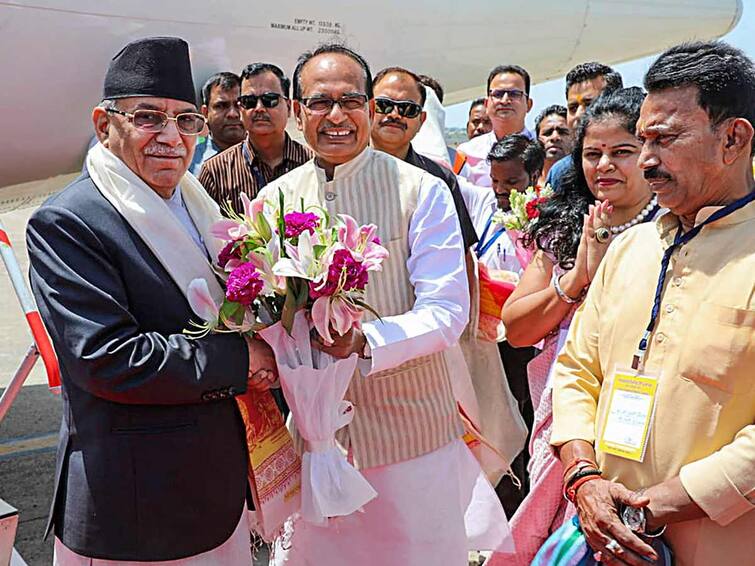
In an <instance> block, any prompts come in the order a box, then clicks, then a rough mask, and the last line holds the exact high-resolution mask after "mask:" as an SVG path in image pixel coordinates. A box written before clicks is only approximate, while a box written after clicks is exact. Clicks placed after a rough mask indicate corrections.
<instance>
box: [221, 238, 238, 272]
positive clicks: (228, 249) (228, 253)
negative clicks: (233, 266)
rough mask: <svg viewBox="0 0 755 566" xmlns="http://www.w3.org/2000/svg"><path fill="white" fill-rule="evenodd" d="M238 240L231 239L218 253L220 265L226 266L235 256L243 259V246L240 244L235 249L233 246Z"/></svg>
mask: <svg viewBox="0 0 755 566" xmlns="http://www.w3.org/2000/svg"><path fill="white" fill-rule="evenodd" d="M236 242H238V240H231V241H230V242H228V243H227V244H226V245H225V247H224V248H223V249H222V250H220V253H219V254H218V265H219V266H220V267H225V266H226V264H227V263H228V262H229V261H231V260H232V259H234V258H236V259H241V246H238V247H237V248H235V249H234V247H233V246H235V245H236Z"/></svg>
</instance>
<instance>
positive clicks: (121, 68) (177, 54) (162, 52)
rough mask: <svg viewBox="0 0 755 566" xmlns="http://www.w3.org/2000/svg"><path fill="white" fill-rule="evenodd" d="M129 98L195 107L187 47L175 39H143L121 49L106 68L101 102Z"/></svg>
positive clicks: (186, 44)
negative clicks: (151, 98)
mask: <svg viewBox="0 0 755 566" xmlns="http://www.w3.org/2000/svg"><path fill="white" fill-rule="evenodd" d="M129 96H156V97H160V98H173V99H175V100H184V101H186V102H190V103H191V104H195V103H196V101H197V99H196V95H195V92H194V80H193V78H192V76H191V61H190V60H189V44H188V43H186V42H185V41H184V40H183V39H181V38H179V37H147V38H144V39H138V40H136V41H132V42H131V43H129V44H128V45H126V47H124V48H123V49H121V50H120V51H119V52H118V53H117V54H116V56H115V57H113V60H112V61H110V65H109V66H108V69H107V74H106V75H105V86H104V88H103V91H102V99H103V100H105V99H113V98H126V97H129Z"/></svg>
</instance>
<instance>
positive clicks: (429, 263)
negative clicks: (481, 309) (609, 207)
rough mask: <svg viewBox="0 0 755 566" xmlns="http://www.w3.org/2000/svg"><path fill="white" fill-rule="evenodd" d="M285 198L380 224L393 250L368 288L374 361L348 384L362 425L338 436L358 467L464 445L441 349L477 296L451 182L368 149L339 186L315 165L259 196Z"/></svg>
mask: <svg viewBox="0 0 755 566" xmlns="http://www.w3.org/2000/svg"><path fill="white" fill-rule="evenodd" d="M278 190H281V191H282V192H283V194H284V197H285V200H286V202H287V203H292V205H293V203H297V204H298V203H299V202H300V201H301V200H303V201H304V203H305V205H306V206H308V205H320V206H322V205H323V204H324V205H325V206H326V207H327V209H328V212H329V213H330V214H338V213H345V214H350V215H351V216H353V217H354V218H355V219H356V220H357V222H358V223H360V224H367V223H373V224H375V225H376V226H377V229H378V235H379V236H380V239H381V241H382V243H383V245H384V246H385V247H386V248H387V249H388V251H389V252H390V256H389V257H388V258H387V259H386V260H385V261H384V263H383V270H382V271H380V272H376V273H374V274H371V276H370V284H369V285H368V286H367V302H368V303H369V304H370V305H371V306H372V307H373V308H374V309H376V311H377V312H378V313H380V316H381V319H380V320H373V321H369V319H370V318H372V317H371V316H369V313H366V316H365V319H366V320H368V321H369V322H365V323H364V325H363V330H364V333H365V335H366V336H367V340H368V341H369V344H370V347H371V349H372V362H371V364H369V363H368V364H366V365H367V367H364V365H362V367H360V370H361V371H360V372H357V374H356V375H355V376H354V379H353V380H352V382H351V385H350V386H349V390H348V391H347V393H346V399H347V400H349V401H351V402H352V403H353V404H354V407H355V411H354V419H353V420H352V422H351V423H350V424H349V425H348V426H346V427H344V429H342V430H341V431H339V435H338V437H337V438H338V441H339V442H340V443H341V445H342V447H343V448H344V449H346V450H350V451H351V453H352V456H353V459H354V464H355V466H356V467H358V468H360V469H363V468H372V467H376V466H385V465H388V464H395V463H397V462H402V461H405V460H409V459H411V458H415V457H417V456H421V455H423V454H427V453H430V452H432V451H434V450H437V449H439V448H441V447H442V446H445V445H447V444H448V443H449V442H451V441H452V440H454V439H456V438H459V437H460V436H461V435H462V433H463V432H462V427H461V420H460V419H459V415H458V412H457V409H456V401H455V400H454V396H453V392H452V389H451V377H450V374H449V370H448V366H447V365H446V361H445V358H444V356H443V355H442V351H443V350H445V349H446V348H448V347H449V346H451V345H452V344H454V343H455V342H457V340H458V339H459V335H460V334H461V332H462V331H463V329H464V326H465V325H466V323H467V319H468V316H469V291H468V287H467V280H466V271H465V267H464V260H463V250H462V243H461V234H460V230H459V227H458V220H457V219H456V214H455V211H454V209H453V206H450V207H449V206H448V204H449V203H451V200H450V193H449V192H448V189H447V188H446V187H445V185H443V181H441V180H440V179H438V178H437V177H434V176H432V175H430V174H429V173H427V172H426V171H423V170H421V169H418V168H417V167H414V166H412V165H409V164H408V163H405V162H403V161H400V160H398V159H395V158H394V157H392V156H390V155H388V154H385V153H382V152H379V151H374V150H372V149H370V148H366V149H365V150H364V151H363V152H362V153H361V154H359V155H358V156H357V157H355V158H354V159H352V160H351V161H349V162H348V163H345V164H343V165H339V166H338V167H336V169H335V173H334V175H333V179H332V180H328V179H326V178H325V172H324V171H323V170H322V169H321V168H320V167H317V166H316V165H315V163H314V161H309V162H308V163H306V164H304V165H302V166H301V167H299V168H297V169H294V170H293V171H291V172H290V173H287V174H286V175H284V176H282V177H280V178H279V179H277V180H276V181H274V182H273V183H271V184H269V185H267V187H265V189H264V190H263V191H262V192H261V193H260V197H259V198H270V197H272V198H276V197H277V193H278ZM421 192H422V193H423V194H422V198H421V199H420V200H421V202H418V199H419V195H420V193H421ZM418 209H421V210H418ZM297 436H298V435H296V433H295V434H294V439H295V440H297Z"/></svg>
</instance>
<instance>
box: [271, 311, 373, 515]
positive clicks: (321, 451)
mask: <svg viewBox="0 0 755 566" xmlns="http://www.w3.org/2000/svg"><path fill="white" fill-rule="evenodd" d="M259 334H260V336H261V337H262V338H263V339H264V340H265V341H266V342H267V343H268V344H270V347H271V348H272V349H273V352H275V360H276V363H277V365H278V374H279V377H280V381H281V387H282V388H283V394H284V395H285V397H286V401H287V402H288V405H289V407H290V408H291V413H292V415H293V418H294V423H295V424H296V428H297V430H298V431H299V434H301V436H302V438H304V440H305V451H304V453H303V455H302V490H301V511H300V513H301V517H302V519H304V520H305V521H307V522H310V523H314V524H322V523H324V522H325V521H326V519H327V518H328V517H337V516H345V515H350V514H351V513H353V512H354V511H357V510H358V509H360V508H361V507H362V506H363V505H365V504H366V503H367V502H369V501H370V500H372V499H373V498H374V497H376V496H377V492H376V491H375V490H374V489H373V488H372V486H371V485H370V484H369V483H368V482H367V480H366V479H365V478H364V476H362V474H360V473H359V472H358V471H357V470H356V469H355V468H354V467H353V466H352V465H351V464H349V462H348V461H347V460H346V456H345V454H344V453H343V451H342V450H341V449H340V448H339V447H338V446H337V445H336V442H335V434H336V431H337V430H338V429H339V428H341V427H343V426H345V425H347V424H349V423H350V422H351V420H352V418H353V416H354V407H353V406H352V405H351V403H349V402H348V401H344V399H343V397H344V395H345V394H346V390H347V389H348V387H349V383H350V382H351V378H352V376H353V375H354V371H355V369H356V364H357V356H356V354H352V355H351V356H350V357H349V358H346V359H344V360H334V359H332V358H331V357H330V356H328V355H326V354H323V353H321V352H317V351H313V350H312V347H311V345H310V324H309V322H308V321H307V318H306V316H305V314H304V312H303V311H298V312H297V313H296V315H295V316H294V322H293V326H292V329H291V334H289V333H288V332H286V330H285V328H284V327H283V325H282V324H281V323H279V322H278V323H276V324H273V325H272V326H268V327H267V328H265V329H263V330H260V331H259Z"/></svg>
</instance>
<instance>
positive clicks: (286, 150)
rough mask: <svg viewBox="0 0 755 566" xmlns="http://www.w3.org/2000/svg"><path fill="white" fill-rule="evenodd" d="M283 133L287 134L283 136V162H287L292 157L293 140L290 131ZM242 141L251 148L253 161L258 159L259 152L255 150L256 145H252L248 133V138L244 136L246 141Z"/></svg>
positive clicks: (250, 153)
mask: <svg viewBox="0 0 755 566" xmlns="http://www.w3.org/2000/svg"><path fill="white" fill-rule="evenodd" d="M283 135H284V136H285V137H284V138H283V161H282V162H281V163H285V162H286V161H288V160H289V159H291V147H292V145H293V143H294V142H293V140H292V139H291V138H290V137H289V135H288V132H285V131H284V132H283ZM242 143H245V144H246V148H247V149H248V150H249V155H250V156H251V158H252V161H255V160H256V159H257V153H256V152H255V151H254V147H253V146H252V140H251V138H250V137H249V134H247V135H246V138H244V141H243V142H242Z"/></svg>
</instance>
